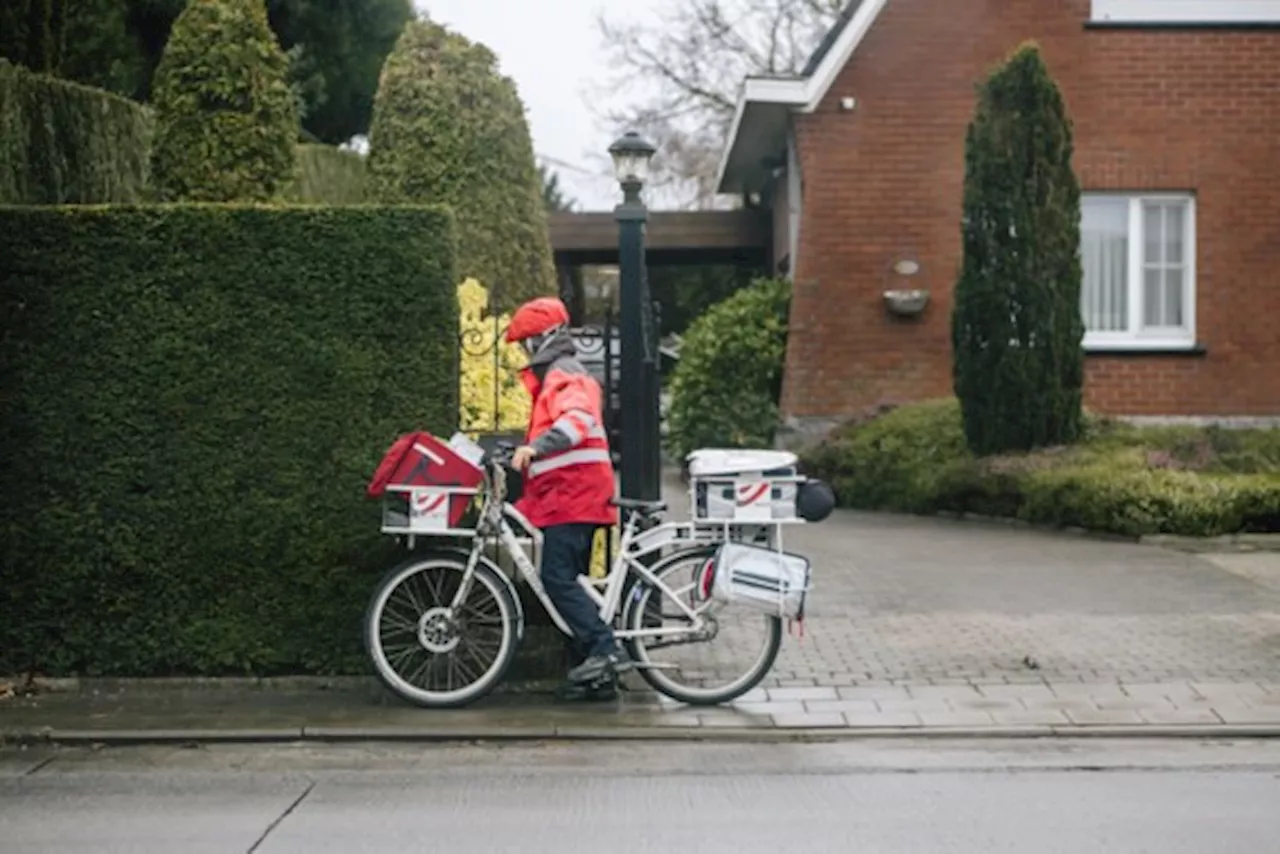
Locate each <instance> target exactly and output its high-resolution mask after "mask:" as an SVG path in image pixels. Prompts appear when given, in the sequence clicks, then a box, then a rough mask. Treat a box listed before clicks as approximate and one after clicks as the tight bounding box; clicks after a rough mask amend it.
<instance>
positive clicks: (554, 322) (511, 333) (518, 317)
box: [506, 297, 569, 342]
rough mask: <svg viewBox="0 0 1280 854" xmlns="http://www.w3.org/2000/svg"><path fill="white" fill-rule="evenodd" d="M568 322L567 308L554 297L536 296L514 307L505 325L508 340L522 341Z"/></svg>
mask: <svg viewBox="0 0 1280 854" xmlns="http://www.w3.org/2000/svg"><path fill="white" fill-rule="evenodd" d="M568 322H569V310H568V309H566V308H565V307H564V303H563V302H561V301H560V300H558V299H556V298H555V297H538V298H537V299H533V300H529V302H527V303H525V304H524V305H522V306H520V308H518V309H516V313H515V316H513V317H512V318H511V323H510V324H508V326H507V334H506V339H507V341H508V342H515V341H523V340H525V339H526V338H533V337H534V336H536V335H545V334H546V333H548V332H550V331H551V330H552V329H555V328H556V327H557V326H564V325H566V324H568Z"/></svg>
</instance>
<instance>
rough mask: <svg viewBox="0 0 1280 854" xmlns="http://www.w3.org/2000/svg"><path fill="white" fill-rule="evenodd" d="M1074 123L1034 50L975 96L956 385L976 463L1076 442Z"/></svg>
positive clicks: (1080, 376)
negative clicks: (979, 459)
mask: <svg viewBox="0 0 1280 854" xmlns="http://www.w3.org/2000/svg"><path fill="white" fill-rule="evenodd" d="M1072 152H1073V142H1072V130H1071V121H1070V118H1069V117H1068V115H1067V111H1066V106H1065V104H1064V102H1063V98H1062V94H1061V92H1060V91H1059V89H1058V87H1057V85H1056V84H1055V83H1054V81H1053V79H1052V77H1051V76H1050V74H1049V71H1048V69H1047V68H1046V66H1045V63H1044V60H1043V59H1042V57H1041V55H1040V51H1039V49H1038V48H1037V47H1036V46H1035V44H1033V43H1025V44H1023V45H1021V46H1020V47H1019V48H1018V49H1017V50H1015V51H1014V52H1013V54H1012V55H1011V56H1010V57H1009V58H1008V59H1007V60H1006V61H1005V62H1004V64H1003V65H1001V66H1000V67H999V68H998V69H996V70H995V71H994V72H993V73H992V74H991V76H990V77H989V78H988V79H987V80H986V82H985V83H984V84H983V85H982V86H980V87H979V90H978V105H977V110H976V113H975V115H974V119H973V121H972V122H971V123H970V125H969V129H968V134H967V137H966V141H965V184H964V216H963V223H962V236H963V243H964V261H963V266H962V269H961V273H960V278H959V281H958V282H957V284H956V289H955V299H954V308H953V310H952V318H951V322H952V349H953V354H954V363H953V368H952V372H953V383H954V388H955V393H956V396H957V397H958V398H959V399H960V404H961V410H962V412H963V416H964V431H965V436H966V438H967V440H968V444H969V447H970V448H971V449H972V450H973V452H974V453H976V454H980V455H985V454H992V453H999V452H1003V451H1017V450H1030V449H1032V448H1036V447H1043V446H1046V445H1055V444H1065V443H1069V442H1072V441H1075V440H1076V439H1078V438H1079V436H1080V432H1081V425H1082V420H1083V419H1082V412H1081V399H1082V393H1083V387H1084V353H1083V349H1082V346H1081V343H1082V339H1083V337H1084V322H1083V318H1082V316H1081V312H1080V285H1081V276H1082V268H1081V263H1080V256H1079V247H1080V186H1079V182H1078V181H1077V179H1076V176H1075V173H1074V171H1073V169H1072V166H1071V157H1072Z"/></svg>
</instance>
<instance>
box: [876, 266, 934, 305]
mask: <svg viewBox="0 0 1280 854" xmlns="http://www.w3.org/2000/svg"><path fill="white" fill-rule="evenodd" d="M890 269H891V270H892V273H893V275H894V276H897V277H900V278H902V279H913V278H915V277H916V276H918V275H920V262H919V261H916V260H915V259H913V258H902V259H900V260H898V261H896V262H894V264H893V266H892V267H891V268H890ZM884 304H885V307H886V308H887V309H888V310H889V313H890V314H893V315H895V316H897V317H916V316H917V315H919V314H920V313H921V312H923V311H924V310H925V307H926V306H928V305H929V291H928V290H926V289H924V288H889V289H887V290H886V291H885V292H884Z"/></svg>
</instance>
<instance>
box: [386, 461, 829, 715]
mask: <svg viewBox="0 0 1280 854" xmlns="http://www.w3.org/2000/svg"><path fill="white" fill-rule="evenodd" d="M510 453H511V449H510V448H509V447H503V448H501V449H499V450H498V451H495V452H491V453H489V454H486V455H485V458H484V460H483V462H482V464H481V467H482V469H483V472H484V478H483V482H482V485H481V486H482V489H483V500H482V505H481V509H480V512H479V514H478V521H477V523H476V526H475V528H474V529H452V528H450V529H448V530H445V531H441V532H440V533H442V534H446V535H448V536H451V537H461V538H470V539H471V540H472V542H471V546H470V548H469V549H468V548H466V547H465V546H458V545H445V544H443V543H441V544H440V545H434V544H433V545H432V546H431V547H430V548H428V549H426V550H425V553H422V554H418V555H415V556H414V557H412V558H409V559H408V560H406V561H404V562H403V563H401V564H399V565H398V566H396V567H394V568H393V569H391V570H390V571H388V572H387V573H386V574H385V575H384V576H383V578H382V579H381V581H379V583H378V585H377V587H376V589H375V590H374V593H373V595H372V598H371V599H370V602H369V605H368V608H367V610H366V614H365V620H364V641H365V648H366V650H367V651H368V654H369V656H370V659H371V661H372V663H373V666H374V669H375V671H376V673H377V675H378V678H379V679H380V680H381V681H382V683H383V684H384V685H385V686H386V687H387V688H388V689H390V690H391V691H392V692H393V693H395V694H397V695H399V696H400V697H402V698H403V699H405V700H407V701H409V702H411V703H413V704H416V705H419V706H423V707H428V708H451V707H458V706H463V705H466V704H469V703H472V702H474V701H476V700H478V699H480V698H481V697H484V696H485V695H487V694H488V693H489V692H491V691H492V690H493V689H494V688H495V687H497V685H498V684H499V683H500V682H501V680H502V678H503V677H504V675H505V674H506V672H507V669H508V667H509V666H510V664H511V662H512V660H513V658H514V656H515V653H516V649H517V646H518V645H519V643H520V642H521V640H522V639H523V637H524V626H525V616H524V611H523V606H522V605H521V603H520V598H519V596H518V595H517V593H516V587H515V585H514V583H513V582H512V579H511V578H510V577H509V576H508V575H507V573H505V572H504V571H503V570H502V569H501V568H500V567H499V565H498V563H497V562H495V560H493V559H491V558H490V557H489V556H488V555H487V554H486V551H487V550H488V549H489V548H490V547H496V548H497V549H498V550H499V551H500V552H501V553H502V554H505V555H506V556H508V557H509V558H510V560H511V561H512V562H513V563H514V565H515V568H516V570H518V572H519V573H520V575H521V576H522V577H523V578H524V580H525V581H526V582H527V583H528V584H529V586H530V588H531V590H532V591H533V593H534V595H535V597H536V598H537V601H538V602H539V603H540V604H541V605H542V607H543V608H545V609H546V611H547V614H548V615H549V616H550V618H551V620H552V621H553V622H554V624H555V625H556V627H557V628H558V629H559V630H560V631H561V632H562V633H564V634H565V635H566V636H570V635H571V632H570V629H569V628H568V626H567V625H566V623H565V621H564V618H563V617H562V616H561V614H560V613H559V611H558V610H557V609H556V607H555V605H554V604H552V602H551V600H550V598H549V597H548V596H547V593H546V590H545V589H544V588H543V585H542V580H541V578H540V576H539V573H538V567H537V563H538V561H539V560H540V559H541V545H542V535H541V532H540V531H539V530H538V529H537V528H535V527H534V526H532V525H531V524H529V522H528V520H527V519H526V518H525V517H524V516H523V515H522V514H521V513H520V512H519V511H518V510H516V509H515V507H513V506H512V505H511V504H509V503H507V501H506V494H507V484H506V477H507V475H506V465H507V463H508V462H509V460H510ZM387 489H388V492H392V493H393V492H399V493H410V495H408V496H402V497H407V498H408V499H409V500H408V501H407V502H406V504H405V506H407V507H409V508H412V506H413V505H414V501H415V499H418V498H419V497H418V496H416V495H413V494H412V493H414V492H415V491H418V490H422V489H423V488H420V487H412V486H390V487H388V488H387ZM431 490H432V492H433V493H435V495H433V497H432V500H433V501H439V500H440V498H439V495H438V494H439V493H441V492H445V493H450V494H451V497H458V496H459V495H461V496H470V498H469V499H467V500H474V496H475V494H476V493H477V492H479V491H480V490H479V489H460V488H441V487H433V488H431ZM615 504H616V505H617V506H618V507H619V508H620V509H621V510H622V511H623V514H624V517H625V521H624V523H623V525H622V530H621V538H620V543H619V547H618V550H617V551H618V553H617V556H616V559H615V560H614V561H613V564H612V566H611V567H610V570H609V572H608V574H607V575H605V576H604V577H603V578H598V579H593V578H590V577H587V576H580V577H579V579H578V580H579V583H580V584H581V585H582V586H583V588H584V589H585V590H586V591H587V593H588V595H589V596H591V598H592V600H593V601H594V602H596V603H597V604H598V605H599V608H600V610H599V613H600V616H601V619H603V620H604V621H605V622H607V623H611V624H612V625H613V627H614V633H615V635H616V637H617V638H618V640H619V641H620V642H621V643H622V645H623V647H624V649H625V651H626V652H627V655H628V656H629V658H630V660H631V665H632V667H634V669H635V670H636V672H638V673H639V674H640V676H641V677H642V678H643V679H644V680H645V681H646V682H648V683H649V685H651V686H652V687H653V688H654V689H655V690H657V691H659V692H661V693H662V694H665V695H666V696H668V697H670V698H672V699H673V700H676V701H677V702H682V703H687V704H691V705H714V704H718V703H725V702H729V701H731V700H733V699H735V698H737V697H740V696H742V695H743V694H744V693H746V692H747V691H749V690H751V689H752V688H754V687H755V686H756V685H757V684H759V683H760V681H761V680H762V679H764V677H765V676H766V675H767V674H768V672H769V670H770V668H771V667H772V666H773V663H774V660H775V659H776V658H777V656H778V650H779V648H780V646H781V643H782V634H783V621H784V619H791V618H794V617H801V618H802V617H803V609H804V599H805V596H806V595H807V591H808V578H809V562H808V561H807V560H806V559H804V558H802V557H797V556H794V555H787V554H784V553H782V552H781V551H779V550H777V549H773V548H768V547H763V548H762V547H755V546H751V545H746V544H741V543H732V542H728V540H727V539H726V537H725V536H724V535H723V534H718V533H717V532H716V531H714V530H707V529H705V528H702V527H699V526H697V525H695V524H693V523H689V522H683V523H674V522H672V523H663V522H662V521H661V520H660V518H659V514H660V513H661V512H662V511H663V510H664V509H665V503H663V502H645V501H631V500H625V499H618V500H616V501H615ZM408 512H409V513H412V510H409V511H408ZM383 531H384V532H389V533H393V534H397V535H407V536H408V537H409V539H410V543H409V545H410V548H411V549H412V548H413V539H414V533H413V531H414V529H413V528H412V527H411V526H410V525H409V524H408V519H407V518H406V519H405V523H404V524H403V525H401V524H400V523H397V522H391V523H388V521H387V519H386V517H385V516H384V524H383ZM518 532H519V533H518ZM734 550H736V551H734ZM530 551H532V553H533V556H532V557H531V556H530ZM664 552H665V554H664ZM665 653H677V654H678V653H693V654H694V658H695V659H696V660H694V661H687V660H684V659H682V658H680V657H679V656H677V658H676V659H675V660H666V659H665V655H664V654H665Z"/></svg>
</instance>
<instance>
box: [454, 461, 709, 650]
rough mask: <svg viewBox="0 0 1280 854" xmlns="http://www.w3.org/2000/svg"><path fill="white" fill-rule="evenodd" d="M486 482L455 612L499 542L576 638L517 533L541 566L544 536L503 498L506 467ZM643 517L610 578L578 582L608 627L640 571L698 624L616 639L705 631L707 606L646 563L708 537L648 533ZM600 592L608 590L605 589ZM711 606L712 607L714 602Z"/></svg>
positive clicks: (677, 528) (628, 530) (626, 529)
mask: <svg viewBox="0 0 1280 854" xmlns="http://www.w3.org/2000/svg"><path fill="white" fill-rule="evenodd" d="M485 480H486V487H487V488H486V489H485V499H484V505H483V509H482V511H481V514H480V523H479V526H478V528H477V530H476V536H475V543H474V545H473V546H472V549H471V555H470V557H469V559H468V561H467V566H466V570H465V571H464V573H463V577H462V583H461V584H460V586H459V588H458V592H457V593H456V594H455V596H454V599H453V601H452V602H451V603H450V608H451V609H452V608H457V607H459V605H460V604H461V603H462V602H463V601H464V600H465V599H466V596H467V594H468V592H469V591H470V588H471V582H472V579H473V577H474V575H475V569H476V566H477V565H478V564H479V562H480V557H481V555H482V553H483V552H484V549H485V547H486V546H487V545H489V544H491V543H493V542H495V541H496V542H497V543H498V544H499V545H500V546H501V548H502V549H503V551H505V552H506V553H507V554H508V555H509V556H510V557H511V559H512V560H513V561H514V562H515V565H516V567H517V568H518V569H519V571H520V574H521V575H522V576H523V577H524V579H525V581H526V582H528V584H529V587H530V589H532V590H533V593H534V595H535V596H536V597H537V599H538V601H539V602H540V603H541V604H542V607H543V608H544V609H545V610H546V612H547V615H548V616H550V617H551V620H552V622H553V623H555V625H556V628H558V629H559V630H560V631H561V632H563V633H564V634H565V635H569V636H572V635H573V632H572V630H571V629H570V628H569V626H568V624H567V623H566V622H565V620H564V617H563V615H561V613H560V611H559V609H557V608H556V606H555V604H554V603H553V602H552V601H551V597H550V596H548V594H547V591H546V588H545V587H544V586H543V584H542V577H541V574H540V573H539V568H538V567H537V566H535V565H534V562H533V561H532V560H531V559H530V557H529V554H528V552H526V551H525V545H524V543H522V542H521V538H520V537H519V536H518V535H517V532H516V528H517V526H518V527H519V529H521V530H522V531H523V532H524V534H525V538H524V540H525V542H528V543H531V544H532V545H533V546H534V548H535V549H536V551H537V553H538V560H539V563H541V558H542V554H541V546H542V532H541V531H539V530H538V529H537V528H535V527H534V526H533V525H532V524H531V523H530V522H529V520H528V519H527V518H526V517H525V516H524V514H522V513H521V512H520V511H519V510H517V509H516V508H515V507H514V506H513V505H511V504H509V503H507V502H506V501H505V499H504V498H501V497H500V496H504V495H505V492H506V489H505V481H506V474H505V472H504V471H503V469H502V468H501V467H500V466H497V467H494V473H493V474H490V473H486V476H485ZM640 519H641V516H640V514H638V513H630V514H628V515H627V519H626V522H625V523H624V525H623V531H622V538H621V544H620V548H619V549H618V556H617V558H615V560H614V562H613V566H611V567H610V569H609V572H608V574H607V575H606V576H605V577H604V578H601V579H592V578H589V577H587V576H579V577H578V583H579V584H580V585H581V586H582V588H583V589H584V590H585V591H586V593H587V595H588V596H590V597H591V599H592V601H593V602H595V603H596V604H597V605H598V606H599V614H600V619H601V620H603V621H604V622H605V623H612V621H613V618H614V616H615V615H616V614H617V613H618V610H619V607H620V606H621V604H622V593H623V590H624V587H625V584H626V580H627V576H628V575H629V574H630V573H632V572H634V573H636V574H637V575H638V576H640V578H642V579H644V580H645V581H646V582H647V583H649V584H650V585H652V586H653V587H656V588H658V589H659V590H661V591H662V592H663V593H665V594H667V595H668V596H669V597H670V598H671V600H672V601H673V602H675V603H676V605H677V606H678V607H679V608H680V610H681V611H682V612H683V613H684V615H685V616H686V617H688V618H689V620H690V621H691V623H692V625H691V626H689V627H679V628H671V629H638V630H627V629H619V630H617V631H615V635H616V636H617V637H618V638H619V639H625V638H635V637H665V636H669V635H688V634H690V633H696V632H698V631H700V630H702V628H703V623H704V621H703V618H702V614H701V611H702V608H697V609H695V608H692V607H690V606H688V605H686V604H685V603H684V602H683V601H681V598H680V597H679V595H677V594H676V592H675V591H673V590H672V589H671V588H670V587H668V586H667V585H666V584H665V583H664V582H663V581H662V579H660V578H658V577H657V576H656V575H654V574H653V572H651V571H650V570H649V568H648V567H647V566H645V565H644V563H642V562H641V561H642V559H643V558H645V557H648V556H649V555H651V554H654V553H655V552H658V551H660V550H661V549H663V548H664V547H666V546H667V545H670V544H671V543H673V542H678V541H681V540H687V541H688V542H689V545H690V547H692V546H695V545H698V544H699V543H700V542H703V540H702V538H700V537H699V532H698V530H697V529H696V527H695V526H694V525H693V524H691V523H678V522H668V523H664V524H661V525H658V526H657V527H654V528H650V529H649V530H646V531H638V528H639V522H640ZM600 588H603V591H602V590H601V589H600ZM707 604H708V605H709V604H710V603H707ZM705 607H706V605H704V606H703V608H705Z"/></svg>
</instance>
